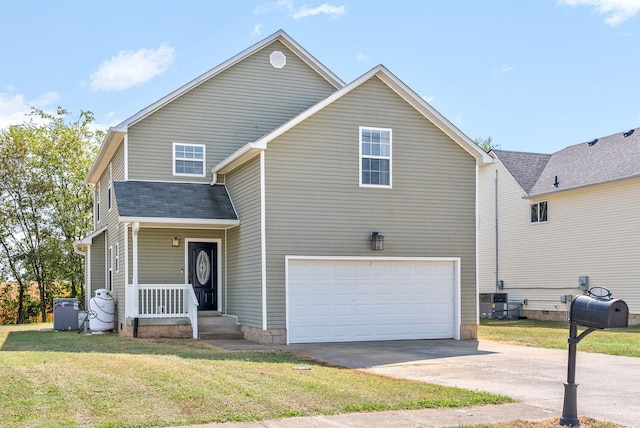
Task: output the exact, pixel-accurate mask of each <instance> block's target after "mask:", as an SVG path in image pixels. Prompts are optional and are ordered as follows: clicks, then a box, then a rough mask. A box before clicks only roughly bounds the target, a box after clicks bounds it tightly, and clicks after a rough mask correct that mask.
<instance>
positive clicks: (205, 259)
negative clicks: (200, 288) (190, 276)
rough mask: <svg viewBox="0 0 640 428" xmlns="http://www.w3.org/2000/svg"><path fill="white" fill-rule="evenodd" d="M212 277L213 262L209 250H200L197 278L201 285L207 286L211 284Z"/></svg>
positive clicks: (197, 259)
mask: <svg viewBox="0 0 640 428" xmlns="http://www.w3.org/2000/svg"><path fill="white" fill-rule="evenodd" d="M210 276H211V260H210V259H209V254H208V253H207V250H200V251H199V252H198V256H197V257H196V277H197V278H198V282H199V283H200V284H202V285H205V284H207V282H209V277H210Z"/></svg>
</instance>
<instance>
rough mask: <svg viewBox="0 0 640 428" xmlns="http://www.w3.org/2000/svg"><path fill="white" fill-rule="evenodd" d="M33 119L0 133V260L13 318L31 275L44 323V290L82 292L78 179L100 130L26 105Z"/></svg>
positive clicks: (85, 221)
mask: <svg viewBox="0 0 640 428" xmlns="http://www.w3.org/2000/svg"><path fill="white" fill-rule="evenodd" d="M32 115H33V116H34V117H35V118H37V119H38V122H37V123H35V122H34V121H31V122H29V123H25V124H22V125H13V126H10V127H9V128H8V129H6V130H2V131H0V227H1V230H2V231H1V232H0V262H2V266H3V270H4V271H6V272H7V273H8V274H9V275H10V277H11V278H12V279H13V280H14V281H15V282H16V283H17V284H18V287H19V293H18V294H19V302H18V305H17V306H18V308H17V312H18V313H17V316H16V321H17V322H23V320H24V317H23V314H24V313H23V311H24V306H23V299H24V298H25V289H26V286H27V284H29V283H30V282H31V281H33V282H35V283H36V284H37V286H38V294H39V298H40V312H41V316H42V320H43V321H46V315H47V303H48V302H49V301H50V297H52V296H50V295H49V294H50V293H49V291H50V289H51V287H52V286H53V284H54V283H57V282H68V283H69V284H70V288H71V290H70V292H71V295H72V296H73V297H75V296H77V295H79V294H81V293H82V290H83V285H84V281H83V273H82V272H83V270H82V260H81V259H80V256H78V255H77V254H75V253H74V251H73V242H74V241H76V240H78V239H80V238H82V237H83V236H85V235H86V234H87V233H88V232H89V231H90V230H91V206H92V195H91V192H90V191H89V189H88V188H87V187H86V186H85V185H84V177H85V176H86V173H87V171H88V169H89V167H90V165H91V161H92V159H93V158H94V156H95V152H96V149H97V147H98V142H99V141H100V140H101V138H102V135H103V133H102V132H101V131H96V130H95V129H94V128H93V127H92V124H93V120H94V118H93V115H92V114H91V113H90V112H85V111H82V112H81V113H80V115H79V116H78V117H77V118H75V119H74V120H72V121H69V118H70V115H69V113H68V112H67V111H66V110H64V109H62V108H58V110H57V111H56V113H55V114H50V113H46V112H44V111H42V110H39V109H36V108H32Z"/></svg>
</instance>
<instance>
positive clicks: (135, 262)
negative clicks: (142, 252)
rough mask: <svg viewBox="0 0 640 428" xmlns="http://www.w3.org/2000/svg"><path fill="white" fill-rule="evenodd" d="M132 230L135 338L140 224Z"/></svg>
mask: <svg viewBox="0 0 640 428" xmlns="http://www.w3.org/2000/svg"><path fill="white" fill-rule="evenodd" d="M131 230H132V233H131V235H132V237H133V242H132V247H133V302H134V306H133V308H134V309H133V316H134V318H133V337H138V315H139V314H138V308H139V304H140V302H139V301H138V293H139V290H138V232H139V231H140V223H138V222H137V221H136V222H135V223H133V227H132V229H131Z"/></svg>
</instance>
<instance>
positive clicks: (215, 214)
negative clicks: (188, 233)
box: [113, 181, 238, 220]
mask: <svg viewBox="0 0 640 428" xmlns="http://www.w3.org/2000/svg"><path fill="white" fill-rule="evenodd" d="M113 189H114V191H115V197H116V202H117V204H118V213H119V215H120V216H121V217H137V218H184V219H211V220H237V219H238V217H237V215H236V212H235V210H234V208H233V205H232V203H231V199H230V198H229V194H228V193H227V189H226V188H225V186H223V185H215V186H210V185H209V184H197V183H165V182H151V181H114V182H113Z"/></svg>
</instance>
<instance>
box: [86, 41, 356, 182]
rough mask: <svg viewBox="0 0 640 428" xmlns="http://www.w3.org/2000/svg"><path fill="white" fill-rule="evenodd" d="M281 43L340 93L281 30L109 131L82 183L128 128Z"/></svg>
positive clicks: (333, 78)
mask: <svg viewBox="0 0 640 428" xmlns="http://www.w3.org/2000/svg"><path fill="white" fill-rule="evenodd" d="M276 41H278V42H280V43H282V44H283V45H284V46H286V47H287V48H288V49H289V50H290V51H291V52H293V53H294V54H295V55H296V56H298V57H299V58H300V59H301V60H302V61H303V62H304V63H305V64H307V65H308V66H309V67H311V68H312V69H313V70H314V71H315V72H316V73H318V74H319V75H320V76H322V77H323V78H324V79H325V80H326V81H327V82H329V84H331V85H332V86H333V87H334V88H336V90H338V89H341V88H343V87H344V86H345V82H344V81H343V80H342V79H340V78H339V77H338V76H337V75H336V74H334V73H333V72H332V71H331V70H329V69H328V68H327V67H325V66H324V65H323V64H322V63H321V62H320V61H318V60H317V59H316V58H315V57H314V56H313V55H311V54H310V53H309V52H307V50H306V49H304V48H303V47H302V46H301V45H300V44H298V42H296V41H295V40H294V39H293V38H291V36H289V35H288V34H287V33H286V32H285V31H284V30H282V29H280V30H278V31H276V32H275V33H273V34H271V35H270V36H267V37H265V38H264V39H262V40H260V41H259V42H257V43H254V44H253V45H251V46H250V47H248V48H247V49H245V50H243V51H242V52H240V53H238V54H236V55H234V56H233V57H231V58H229V59H228V60H226V61H224V62H222V63H220V64H219V65H217V66H215V67H214V68H212V69H210V70H209V71H207V72H205V73H203V74H201V75H200V76H198V77H196V78H195V79H193V80H191V81H190V82H188V83H186V84H184V85H182V86H181V87H179V88H178V89H176V90H174V91H173V92H171V93H169V94H167V95H165V96H164V97H162V98H160V99H159V100H157V101H156V102H154V103H152V104H150V105H149V106H147V107H145V108H143V109H142V110H140V111H138V112H137V113H135V114H134V115H133V116H130V117H129V118H127V119H125V120H123V121H122V122H120V123H119V124H118V125H116V126H113V127H111V128H109V130H108V132H107V135H106V136H105V138H104V140H103V141H102V144H101V146H100V149H99V151H98V155H97V156H96V158H95V160H94V162H93V165H92V166H91V168H90V170H89V172H88V173H87V177H86V179H85V181H86V182H87V183H88V184H95V182H96V181H97V180H98V178H99V176H100V175H101V174H102V172H103V171H104V169H105V168H106V165H107V164H108V161H109V159H110V158H111V156H113V153H114V152H115V147H114V146H116V147H117V146H118V144H119V143H120V141H122V139H123V138H124V136H125V135H126V133H127V130H128V128H129V127H130V126H132V125H134V124H135V123H137V122H139V121H140V120H142V119H144V118H145V117H147V116H149V115H150V114H152V113H153V112H155V111H157V110H159V109H160V108H162V107H164V106H165V105H167V104H169V103H170V102H171V101H173V100H175V99H176V98H178V97H180V96H182V95H183V94H185V93H187V92H189V91H190V90H192V89H194V88H195V87H197V86H199V85H200V84H202V83H204V82H206V81H208V80H209V79H211V78H213V77H214V76H217V75H218V74H220V73H221V72H223V71H224V70H226V69H228V68H229V67H231V66H233V65H234V64H237V63H239V62H240V61H242V60H244V59H245V58H247V57H249V56H250V55H252V54H254V53H256V52H258V51H259V50H261V49H263V48H265V47H266V46H269V45H270V44H272V43H274V42H276Z"/></svg>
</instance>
